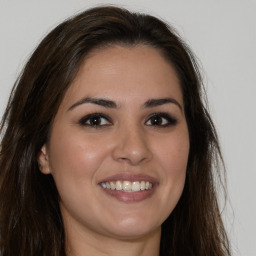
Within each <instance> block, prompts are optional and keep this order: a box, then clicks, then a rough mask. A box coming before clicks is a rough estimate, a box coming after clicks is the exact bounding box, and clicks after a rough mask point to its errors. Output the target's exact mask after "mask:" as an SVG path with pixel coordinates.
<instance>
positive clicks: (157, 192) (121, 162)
mask: <svg viewBox="0 0 256 256" xmlns="http://www.w3.org/2000/svg"><path fill="white" fill-rule="evenodd" d="M88 97H90V98H93V99H98V98H101V99H107V100H110V101H113V102H114V103H115V105H116V106H115V107H113V106H112V107H110V106H101V105H99V104H95V103H90V102H84V103H81V102H80V101H81V99H83V98H88ZM163 98H171V99H172V101H173V102H167V103H164V104H160V105H159V104H158V105H157V106H145V103H146V102H147V101H149V100H152V99H163ZM78 102H79V103H78ZM72 106H73V107H72ZM93 113H102V114H104V115H105V116H107V119H106V118H98V119H97V126H92V125H88V124H90V121H88V120H87V122H84V123H83V124H82V123H81V121H80V120H81V119H82V118H84V117H85V116H87V115H89V114H93ZM155 113H165V114H167V115H170V116H171V117H172V119H174V120H176V121H175V122H171V123H170V125H166V124H169V121H168V120H167V119H166V116H162V115H158V116H157V120H158V121H157V122H156V123H155V124H156V125H153V124H154V122H153V121H154V118H151V116H152V115H154V114H155ZM84 120H85V119H84ZM188 153H189V136H188V129H187V124H186V119H185V114H184V111H183V99H182V92H181V89H180V85H179V81H178V78H177V75H176V73H175V71H174V69H173V68H172V66H171V65H170V64H169V63H168V62H167V61H166V60H165V59H164V58H163V57H162V56H161V55H160V53H159V52H158V51H157V50H155V49H153V48H151V47H149V46H143V45H139V46H136V47H121V46H111V47H109V48H106V49H101V50H97V51H94V52H92V53H91V54H90V56H89V57H87V59H86V60H85V61H84V63H83V64H82V66H81V67H80V70H79V72H78V74H77V76H76V78H75V80H74V81H73V83H72V84H71V86H70V87H69V89H68V91H67V92H66V94H65V97H64V99H63V101H62V103H61V105H60V108H59V110H58V112H57V115H56V117H55V120H54V122H53V127H52V131H51V136H50V139H49V141H48V142H47V144H45V145H44V146H43V147H42V149H41V152H40V154H39V159H38V161H39V164H40V165H41V166H42V170H41V171H42V172H43V173H44V174H46V175H53V178H54V180H55V182H56V186H57V189H58V191H59V194H60V207H61V212H62V215H63V220H64V225H65V229H66V237H67V250H68V254H69V255H76V256H80V255H85V254H84V252H86V255H158V254H159V242H160V234H161V224H162V223H163V221H164V220H165V219H166V218H167V217H168V216H169V214H170V213H171V212H172V210H173V209H174V207H175V205H176V204H177V202H178V200H179V198H180V196H181V193H182V190H183V187H184V182H185V176H186V166H187V159H188ZM120 173H121V174H124V173H125V174H129V175H137V174H140V175H149V176H150V177H152V178H154V179H155V180H156V184H155V187H154V192H153V194H152V195H151V196H149V197H147V198H146V199H144V200H140V201H130V202H125V201H122V200H118V199H117V198H115V197H113V196H110V195H109V194H107V193H106V192H105V190H104V189H103V188H102V187H101V186H100V185H99V183H100V182H101V181H103V180H105V179H107V178H108V177H110V176H112V175H116V174H120ZM99 241H100V242H99Z"/></svg>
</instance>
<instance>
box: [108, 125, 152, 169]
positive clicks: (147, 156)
mask: <svg viewBox="0 0 256 256" xmlns="http://www.w3.org/2000/svg"><path fill="white" fill-rule="evenodd" d="M120 130H121V131H120V132H119V134H118V135H117V137H116V139H115V141H116V143H115V147H114V149H113V153H112V154H113V158H114V159H115V160H116V161H121V162H127V163H129V164H130V165H134V166H135V165H139V164H141V163H144V162H148V161H150V160H151V159H152V157H153V154H152V150H151V149H150V142H149V138H148V137H147V136H146V134H145V132H144V131H143V129H139V128H132V127H130V128H124V129H120Z"/></svg>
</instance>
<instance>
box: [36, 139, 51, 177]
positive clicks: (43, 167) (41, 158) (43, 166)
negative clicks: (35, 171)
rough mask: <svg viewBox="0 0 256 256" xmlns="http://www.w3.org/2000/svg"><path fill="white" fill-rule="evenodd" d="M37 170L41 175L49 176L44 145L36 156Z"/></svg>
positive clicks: (47, 159) (47, 158)
mask: <svg viewBox="0 0 256 256" xmlns="http://www.w3.org/2000/svg"><path fill="white" fill-rule="evenodd" d="M37 161H38V168H39V170H40V172H41V173H43V174H50V173H51V171H50V166H49V157H48V153H47V148H46V145H45V144H44V145H43V146H42V148H41V150H40V152H39V154H38V159H37Z"/></svg>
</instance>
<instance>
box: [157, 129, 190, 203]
mask: <svg viewBox="0 0 256 256" xmlns="http://www.w3.org/2000/svg"><path fill="white" fill-rule="evenodd" d="M156 152H157V153H156V154H157V158H158V164H159V166H160V167H161V170H162V175H163V177H162V179H163V185H164V186H163V187H164V188H165V190H166V191H165V192H166V193H163V199H164V200H167V201H168V200H170V201H171V204H173V203H175V202H177V201H178V200H179V198H180V196H181V193H182V191H183V187H184V183H185V178H186V170H187V161H188V155H189V138H188V135H187V132H184V133H181V134H174V135H173V136H171V137H170V139H168V140H163V141H162V144H161V145H160V144H158V148H157V150H156ZM167 198H169V199H167Z"/></svg>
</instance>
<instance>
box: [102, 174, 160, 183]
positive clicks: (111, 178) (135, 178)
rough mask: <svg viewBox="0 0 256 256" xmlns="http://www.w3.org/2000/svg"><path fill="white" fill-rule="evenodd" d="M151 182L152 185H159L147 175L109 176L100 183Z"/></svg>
mask: <svg viewBox="0 0 256 256" xmlns="http://www.w3.org/2000/svg"><path fill="white" fill-rule="evenodd" d="M118 180H120V181H126V180H127V181H131V182H132V181H149V182H150V183H153V184H155V183H158V180H157V179H156V178H154V177H152V176H149V175H146V174H132V173H118V174H115V175H112V176H109V177H107V178H104V179H103V180H101V181H100V182H99V184H100V183H103V182H110V181H118Z"/></svg>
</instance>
